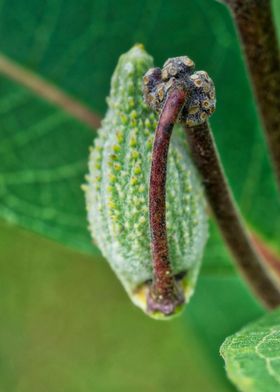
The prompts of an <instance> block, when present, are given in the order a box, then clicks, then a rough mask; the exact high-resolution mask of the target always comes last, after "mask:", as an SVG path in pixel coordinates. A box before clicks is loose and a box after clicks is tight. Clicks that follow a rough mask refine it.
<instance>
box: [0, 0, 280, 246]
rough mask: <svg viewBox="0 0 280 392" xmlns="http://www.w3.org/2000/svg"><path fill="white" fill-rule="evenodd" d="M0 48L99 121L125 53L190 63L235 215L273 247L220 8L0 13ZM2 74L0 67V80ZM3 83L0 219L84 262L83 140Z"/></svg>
mask: <svg viewBox="0 0 280 392" xmlns="http://www.w3.org/2000/svg"><path fill="white" fill-rule="evenodd" d="M0 37H1V38H0V49H1V51H2V52H3V53H4V55H5V56H7V57H8V59H11V60H12V61H14V62H16V63H17V64H18V65H21V66H24V67H27V68H28V69H29V70H31V71H32V72H33V73H34V74H35V75H36V74H37V75H39V76H41V77H44V78H47V79H48V80H49V81H51V82H52V83H54V84H55V85H57V86H58V87H59V88H60V89H61V90H62V91H64V92H66V93H70V94H72V95H73V96H75V97H76V98H77V99H79V100H81V101H83V102H85V103H86V104H87V105H88V106H90V107H91V108H92V111H97V112H99V113H101V115H102V114H103V113H104V111H105V108H106V106H105V97H106V94H107V93H108V90H109V83H110V76H111V73H112V70H113V68H114V66H115V64H116V61H117V58H118V57H119V55H120V54H121V53H122V52H124V51H126V50H127V49H128V48H129V47H130V46H132V44H134V43H135V42H137V41H142V42H143V43H144V44H145V45H146V47H147V50H148V51H149V52H150V53H152V54H153V56H154V57H155V62H156V63H157V64H159V65H161V64H162V62H163V61H164V60H165V59H166V58H167V57H170V56H173V55H178V54H188V55H189V56H191V57H192V58H193V59H194V60H195V61H196V63H197V67H198V68H203V69H206V70H207V71H208V72H209V74H210V75H211V76H212V77H213V79H214V81H215V83H216V87H217V96H218V110H217V113H216V114H215V116H214V117H213V121H212V124H213V128H214V132H215V135H216V138H217V142H218V146H219V148H220V151H221V155H222V158H223V162H224V165H225V168H226V171H227V173H228V176H229V179H230V182H231V184H232V187H233V190H234V193H235V195H236V197H237V199H238V201H239V203H240V206H241V208H242V211H243V212H244V214H245V215H246V217H247V219H248V220H249V221H250V223H251V224H252V225H254V226H256V227H257V228H258V230H259V231H260V232H261V233H262V234H264V235H265V236H266V237H268V238H269V240H270V241H271V242H275V243H277V235H278V236H279V234H277V233H280V219H279V210H280V204H279V201H277V196H276V188H275V185H274V183H273V177H272V174H271V168H270V165H269V163H268V159H267V156H266V155H267V149H266V146H265V143H264V140H263V136H262V134H261V132H260V127H259V125H258V118H257V115H256V110H255V107H254V102H253V99H252V93H251V91H250V88H249V84H248V80H247V77H246V75H245V68H244V65H243V62H242V59H241V55H240V49H239V45H238V42H237V39H236V35H235V33H234V29H233V26H232V22H231V20H230V16H229V13H228V11H227V9H226V8H225V7H224V6H223V5H222V4H218V3H216V2H214V1H213V2H212V1H209V0H197V1H194V2H188V3H186V2H182V1H181V0H176V1H174V2H164V3H162V2H160V1H153V2H152V1H149V0H148V1H146V2H145V3H144V5H143V4H142V3H140V2H126V1H123V2H122V1H121V2H119V3H118V5H117V6H116V4H115V2H114V1H112V0H111V1H104V0H102V1H100V0H99V1H97V0H95V1H90V0H82V1H80V2H79V3H77V2H75V1H73V0H72V1H68V2H67V3H64V2H62V1H49V2H43V1H41V2H36V3H34V4H33V2H32V1H30V2H28V3H22V2H21V1H18V0H14V1H12V3H11V2H5V1H2V2H1V9H0ZM7 68H8V69H9V68H10V67H9V65H7V64H6V65H3V64H2V66H1V67H0V71H2V73H3V72H6V71H7ZM30 78H32V76H30V74H27V75H26V76H25V79H30ZM12 79H13V80H8V79H7V77H6V76H5V75H3V77H2V78H1V82H0V83H1V86H0V87H1V90H0V91H1V95H0V112H1V135H2V138H1V141H2V143H1V177H0V178H1V187H0V216H2V217H4V218H6V219H9V220H12V221H14V222H16V223H19V224H21V225H24V226H25V227H28V228H31V229H33V230H35V231H37V232H40V233H42V234H45V235H48V236H49V237H52V238H55V239H57V240H60V241H63V242H66V243H68V244H69V245H71V246H75V247H77V248H80V249H83V250H88V251H90V250H93V247H92V245H91V243H90V239H89V235H88V232H87V228H86V224H85V222H86V220H85V209H84V200H83V195H82V192H81V191H80V188H79V187H80V184H81V183H82V182H83V176H84V174H85V173H86V160H87V155H88V152H87V151H88V146H89V145H90V144H91V140H92V139H93V132H92V129H89V127H88V126H86V125H85V124H82V123H81V122H78V121H75V120H74V119H73V118H71V116H70V115H69V114H66V113H65V112H64V111H63V110H62V109H61V108H59V107H57V106H55V105H54V104H51V103H49V102H47V101H46V100H45V99H44V98H43V97H39V96H38V94H37V93H35V92H33V91H31V90H30V89H28V88H27V87H25V86H22V81H21V82H18V81H16V80H15V76H14V75H13V76H12ZM26 83H28V80H27V81H26ZM241 98H242V99H241ZM268 205H269V209H268V208H267V206H268ZM264 218H265V219H264ZM278 239H279V237H278Z"/></svg>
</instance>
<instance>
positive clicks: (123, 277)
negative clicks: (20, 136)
mask: <svg viewBox="0 0 280 392" xmlns="http://www.w3.org/2000/svg"><path fill="white" fill-rule="evenodd" d="M152 66H153V60H152V58H151V57H150V56H149V55H148V54H147V53H146V52H145V51H144V49H143V48H142V46H140V45H137V46H134V47H133V48H132V49H131V50H130V51H129V52H127V53H125V54H123V55H122V56H121V57H120V59H119V62H118V64H117V67H116V69H115V72H114V74H113V77H112V81H111V92H110V97H109V98H108V106H109V108H108V111H107V113H106V116H105V118H104V120H103V122H102V126H101V128H100V129H99V131H98V136H97V137H96V139H95V140H94V146H93V148H92V149H91V152H90V158H89V175H88V177H87V185H86V186H85V193H86V205H87V211H88V220H89V227H90V231H91V234H92V237H93V239H94V241H95V242H96V244H97V245H98V246H99V248H100V249H101V251H102V253H103V255H104V257H105V258H106V259H107V260H108V262H109V263H110V265H111V267H112V269H113V270H114V271H115V273H116V275H117V276H118V278H119V279H120V281H121V282H122V284H123V286H124V288H125V289H126V291H127V293H128V294H129V296H130V297H131V299H132V301H133V302H134V303H135V304H136V305H137V306H139V307H141V308H142V309H143V310H144V311H146V305H147V304H146V293H147V288H148V286H149V285H150V284H151V280H152V276H153V273H152V259H151V245H150V230H149V212H148V192H149V175H150V166H151V152H152V145H153V139H154V132H155V129H156V125H157V116H156V115H155V114H154V113H153V112H152V111H151V109H149V108H148V106H147V105H146V103H145V102H144V100H143V97H142V78H143V75H144V74H145V72H147V70H148V69H149V68H150V67H152ZM166 220H167V231H168V246H169V257H170V261H171V263H172V269H173V272H174V275H175V276H176V277H177V279H180V280H182V281H183V283H184V288H185V293H186V294H185V295H186V302H187V300H188V299H189V297H190V295H191V293H192V291H193V288H194V285H195V282H196V278H197V274H198V270H199V266H200V260H201V256H202V252H203V248H204V245H205V242H206V239H207V230H208V226H207V218H206V212H205V203H204V197H203V192H202V188H201V186H200V183H199V181H198V178H197V174H196V171H195V169H194V167H193V165H192V163H191V161H190V158H189V157H188V154H187V146H186V141H185V137H184V135H183V133H182V131H181V130H180V129H176V130H175V131H174V135H173V136H172V141H171V146H170V152H169V156H168V168H167V186H166Z"/></svg>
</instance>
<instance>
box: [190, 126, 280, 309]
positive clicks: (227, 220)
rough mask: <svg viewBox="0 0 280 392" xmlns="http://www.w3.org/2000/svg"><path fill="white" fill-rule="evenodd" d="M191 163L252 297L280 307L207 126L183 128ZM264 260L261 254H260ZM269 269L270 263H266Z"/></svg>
mask: <svg viewBox="0 0 280 392" xmlns="http://www.w3.org/2000/svg"><path fill="white" fill-rule="evenodd" d="M185 130H186V134H187V139H188V142H189V147H190V150H191V154H192V157H193V160H194V162H195V164H196V167H197V169H198V171H199V173H200V175H201V178H202V181H203V184H204V187H205V191H206V196H207V199H208V202H209V204H210V206H211V208H212V211H213V214H214V216H215V218H216V221H217V223H218V225H219V227H220V230H221V233H222V235H223V237H224V239H225V241H226V242H227V244H228V246H229V248H230V250H231V252H232V254H233V256H234V258H235V261H236V263H237V265H238V267H239V269H240V271H241V272H242V274H243V275H244V277H245V278H246V279H247V281H248V282H249V284H250V286H251V288H252V289H253V291H254V292H255V294H256V295H257V296H258V297H259V298H260V300H261V301H262V302H263V303H264V305H265V306H266V307H268V308H274V307H276V306H277V305H279V304H280V289H278V288H277V285H276V283H275V282H274V281H273V279H274V278H275V277H274V276H273V274H272V273H270V271H269V268H268V266H266V260H265V259H262V257H261V255H259V254H258V252H257V249H256V248H255V247H254V245H253V243H252V241H251V240H250V238H249V235H248V233H247V231H246V228H245V226H244V224H243V222H242V219H241V216H240V214H239V211H238V209H237V206H236V205H235V202H234V200H233V197H232V195H231V192H230V189H229V186H228V184H227V181H226V178H225V175H224V172H223V169H222V164H221V162H220V158H219V155H218V152H217V149H216V146H215V142H214V139H213V136H212V132H211V129H210V127H209V125H208V123H207V122H205V123H204V124H202V125H198V126H196V127H186V126H185ZM262 255H263V256H264V255H265V254H264V252H262ZM267 264H268V265H269V263H268V262H267Z"/></svg>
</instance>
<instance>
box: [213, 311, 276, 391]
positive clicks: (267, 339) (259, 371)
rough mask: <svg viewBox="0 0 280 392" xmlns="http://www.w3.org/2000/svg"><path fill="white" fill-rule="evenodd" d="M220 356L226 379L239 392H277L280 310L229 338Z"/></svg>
mask: <svg viewBox="0 0 280 392" xmlns="http://www.w3.org/2000/svg"><path fill="white" fill-rule="evenodd" d="M221 354H222V356H223V358H224V360H225V363H226V370H227V373H228V376H229V378H230V379H231V380H232V381H233V382H234V384H236V386H237V387H238V388H239V389H240V391H242V392H276V391H279V390H280V309H277V310H276V311H274V312H272V313H270V314H267V315H266V316H264V317H262V318H261V319H260V320H258V321H256V322H253V323H251V324H249V325H248V326H246V327H245V328H242V329H241V331H240V332H238V333H236V334H235V335H232V336H230V337H228V338H227V339H226V340H225V342H224V343H223V345H222V347H221Z"/></svg>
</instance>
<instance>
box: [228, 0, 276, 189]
mask: <svg viewBox="0 0 280 392" xmlns="http://www.w3.org/2000/svg"><path fill="white" fill-rule="evenodd" d="M224 2H225V3H226V4H227V5H228V7H229V8H230V10H231V13H232V15H233V19H234V21H235V24H236V27H237V30H238V32H239V35H240V38H241V42H242V44H243V45H242V46H243V50H244V54H245V58H246V60H247V65H248V70H249V73H250V76H251V81H252V85H253V88H254V91H255V96H256V100H257V104H258V107H259V110H260V113H261V117H262V121H263V126H264V130H265V134H266V139H267V142H268V145H269V149H270V152H271V157H272V161H273V163H274V167H275V171H276V175H277V179H278V185H279V187H280V115H279V113H280V54H279V47H278V42H277V35H276V30H275V26H274V22H273V15H272V10H271V2H270V1H269V0H224Z"/></svg>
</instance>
